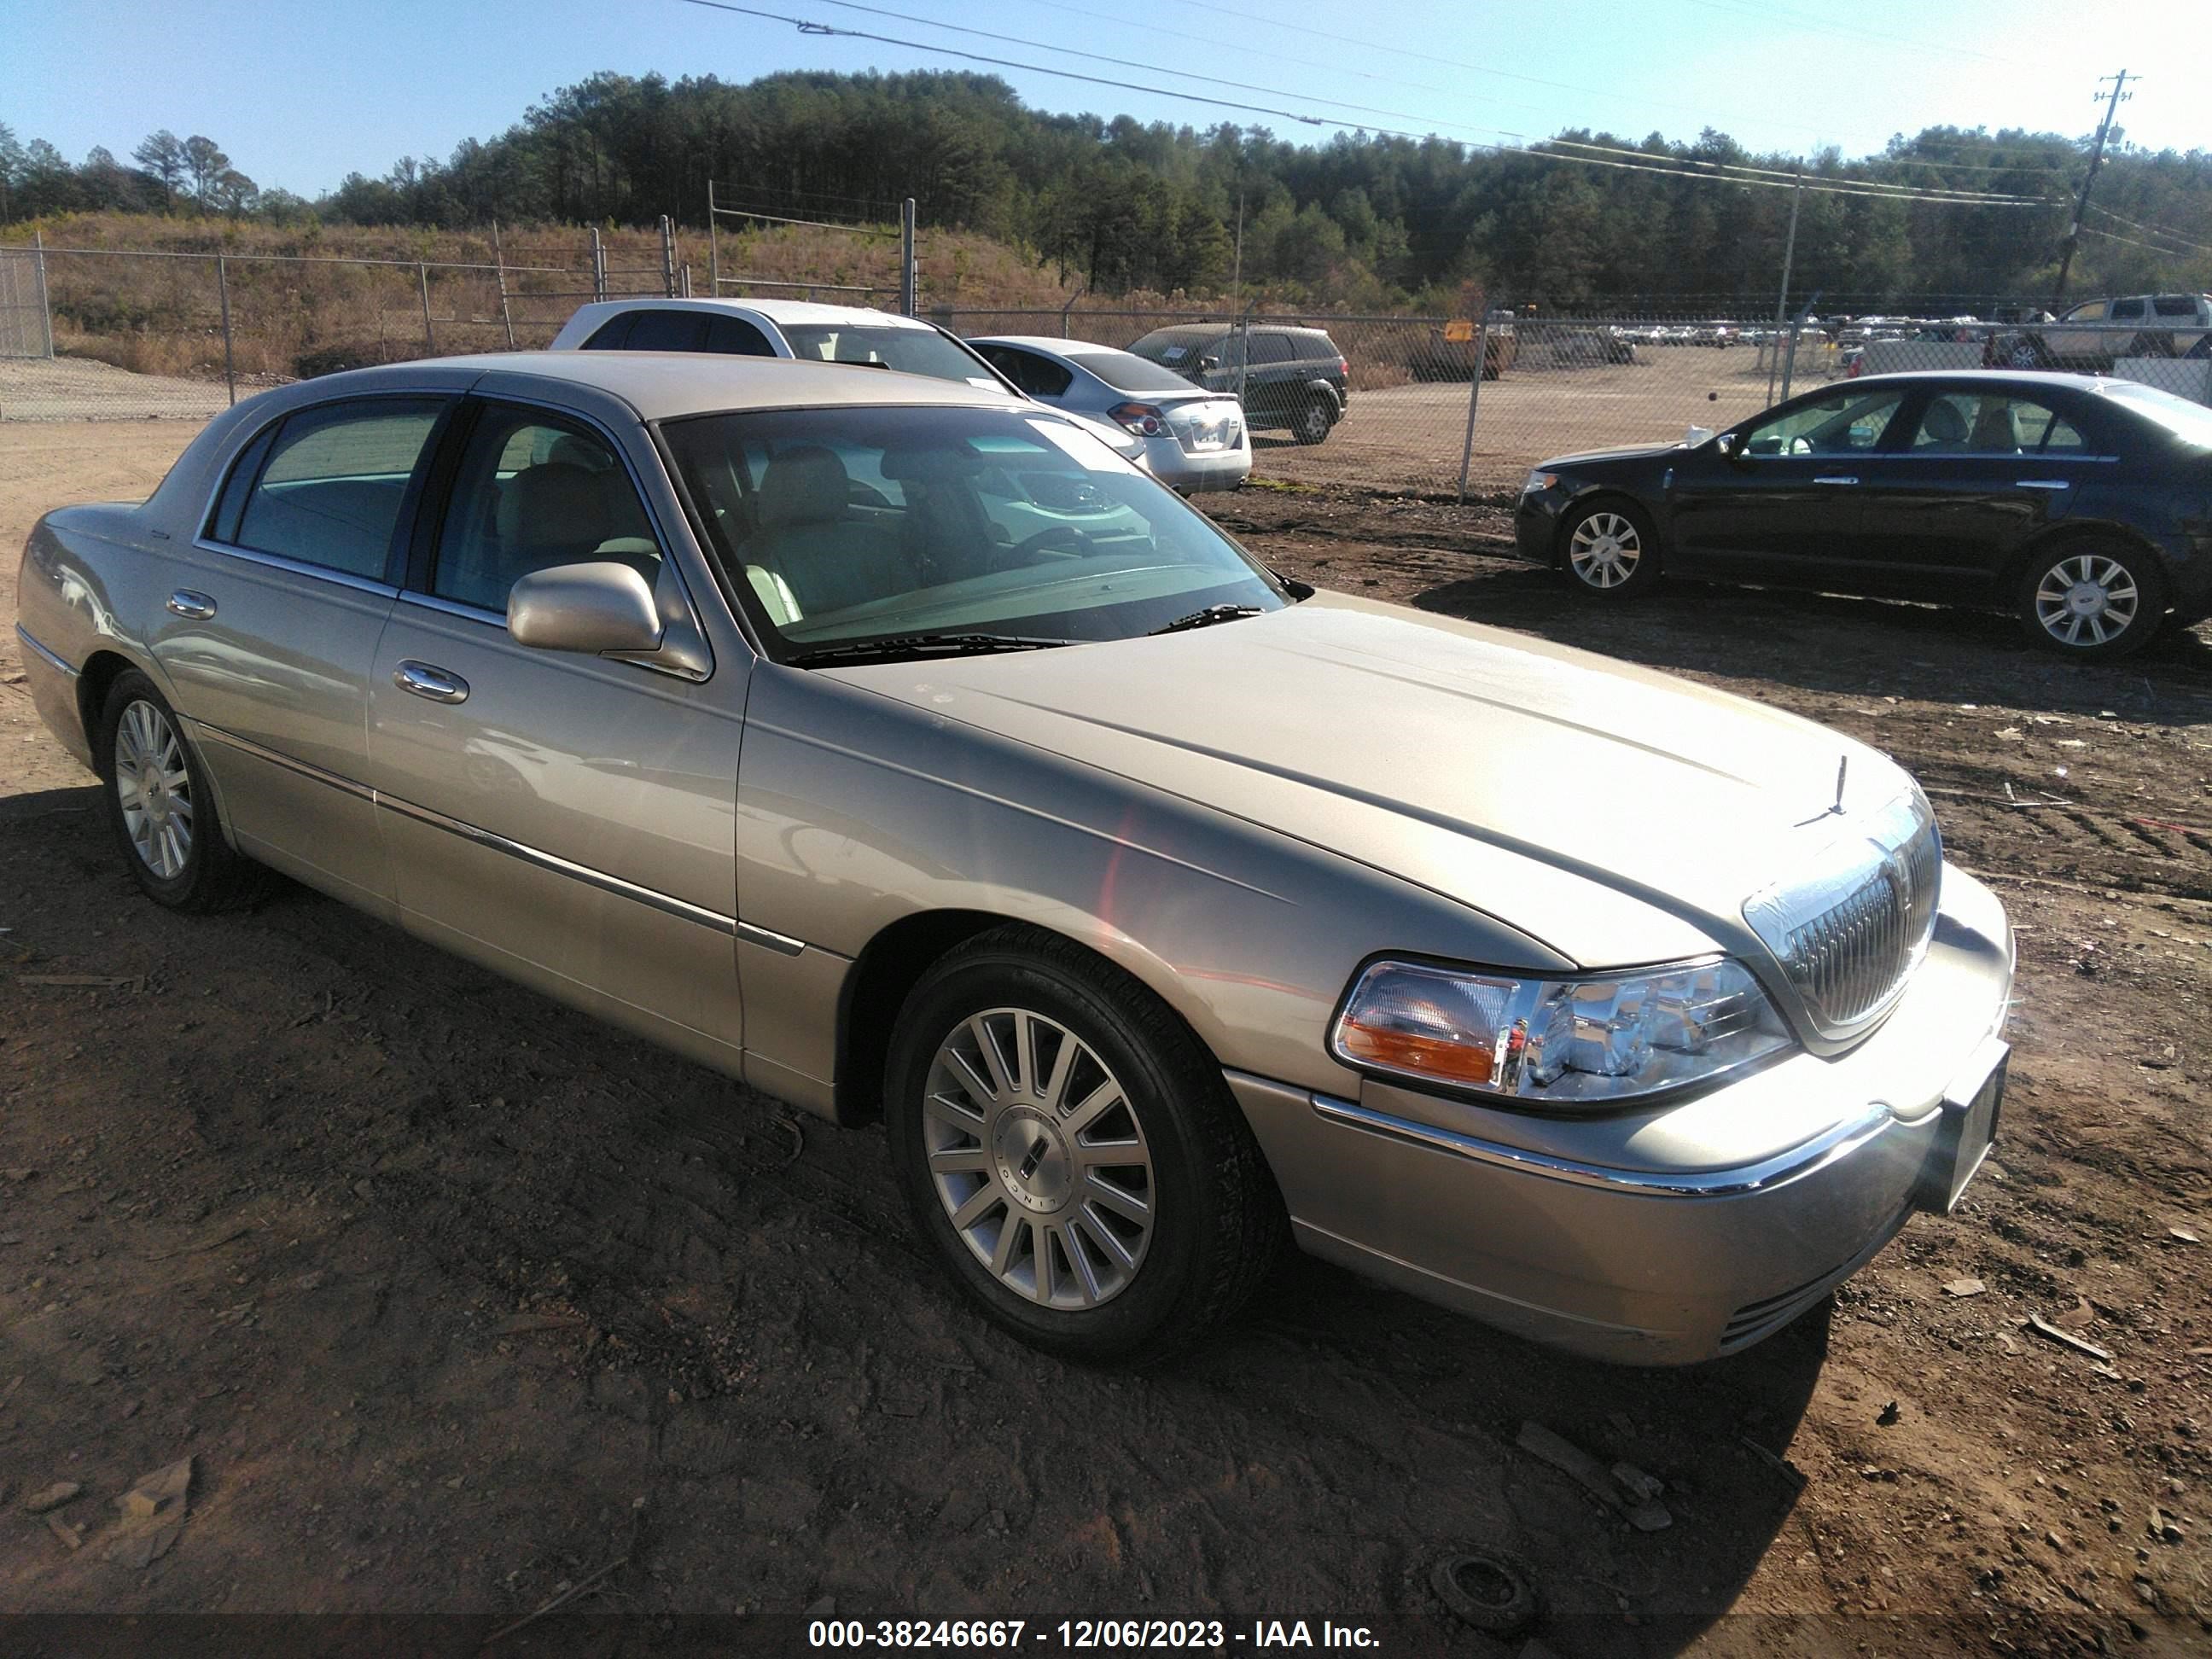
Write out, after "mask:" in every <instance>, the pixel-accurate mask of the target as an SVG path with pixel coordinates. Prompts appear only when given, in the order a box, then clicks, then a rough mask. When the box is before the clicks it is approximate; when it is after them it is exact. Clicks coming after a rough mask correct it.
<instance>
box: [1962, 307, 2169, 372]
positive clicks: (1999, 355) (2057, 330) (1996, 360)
mask: <svg viewBox="0 0 2212 1659" xmlns="http://www.w3.org/2000/svg"><path fill="white" fill-rule="evenodd" d="M2204 356H2212V295H2204V294H2131V295H2127V296H2125V297H2124V298H2121V299H2117V300H2084V301H2081V304H2079V305H2077V306H2073V307H2069V309H2068V310H2067V311H2066V312H2065V313H2064V314H2063V315H2062V316H2060V317H2059V318H2058V319H2057V321H2056V322H2043V323H2031V324H2027V325H2023V326H2021V327H2019V328H2015V329H2006V330H2002V331H1996V332H1993V333H1992V334H1991V335H1990V340H1989V345H1988V348H1987V349H1986V350H1985V351H1984V361H1985V362H1988V363H1989V364H1990V365H1991V366H1992V367H1996V368H2061V369H2074V370H2077V371H2080V372H2082V373H2087V374H2107V373H2109V372H2111V370H2112V365H2113V364H2115V363H2117V362H2118V361H2119V360H2120V359H2121V358H2123V357H2204Z"/></svg>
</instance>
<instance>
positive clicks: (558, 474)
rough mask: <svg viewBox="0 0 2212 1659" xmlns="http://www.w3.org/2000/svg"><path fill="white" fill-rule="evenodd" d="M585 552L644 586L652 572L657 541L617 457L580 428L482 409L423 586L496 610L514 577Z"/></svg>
mask: <svg viewBox="0 0 2212 1659" xmlns="http://www.w3.org/2000/svg"><path fill="white" fill-rule="evenodd" d="M593 560H614V561H617V562H620V563H623V564H627V565H629V566H631V567H632V568H635V570H636V571H637V573H638V574H640V575H641V576H643V577H644V578H645V580H646V585H647V586H648V587H650V586H653V585H654V584H655V583H656V582H657V581H658V580H659V574H660V549H659V544H658V543H657V542H656V541H655V540H654V539H653V526H652V522H651V520H648V519H647V517H646V513H645V506H644V503H643V502H641V501H639V500H638V495H637V490H636V488H635V486H634V485H633V484H632V483H630V480H629V473H628V472H627V471H625V470H624V469H623V465H622V462H621V459H619V458H618V457H617V455H616V454H615V453H614V451H613V450H612V449H611V448H610V447H608V445H607V442H606V441H605V439H603V438H601V437H599V435H596V434H595V433H592V431H590V430H589V429H588V428H584V427H581V426H574V425H571V424H569V423H568V422H565V421H561V420H558V419H556V418H555V417H553V416H548V415H545V414H543V413H540V412H539V411H537V410H520V409H498V408H492V409H487V410H485V411H484V412H483V415H482V416H480V417H479V418H478V420H477V426H476V430H475V431H474V432H472V433H471V434H470V435H469V441H468V446H467V447H466V449H465V451H464V452H463V453H462V456H461V466H460V471H459V476H458V477H456V478H455V479H454V481H453V500H452V501H451V503H450V504H449V505H448V506H447V509H446V517H445V522H444V524H443V525H442V526H441V528H440V531H439V535H438V549H437V556H436V562H435V565H434V567H433V568H432V573H431V579H430V591H431V592H433V593H435V594H436V595H437V596H438V597H439V598H440V599H451V600H453V601H454V602H455V603H456V604H459V605H474V606H476V607H477V609H479V610H483V611H496V612H498V613H500V614H501V615H504V614H505V613H506V611H507V590H508V589H509V588H511V587H513V586H514V583H515V580H516V579H517V578H518V577H520V576H524V575H527V574H529V573H530V572H532V571H533V570H544V569H548V568H551V567H552V566H554V565H560V564H579V563H582V562H586V561H593Z"/></svg>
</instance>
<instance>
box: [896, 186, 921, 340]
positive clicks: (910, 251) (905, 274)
mask: <svg viewBox="0 0 2212 1659" xmlns="http://www.w3.org/2000/svg"><path fill="white" fill-rule="evenodd" d="M915 274H916V273H915V264H914V197H911V196H909V197H907V198H906V199H905V200H904V201H902V202H901V203H900V204H899V315H901V316H902V317H911V316H913V315H914V308H915V301H916V298H917V296H916V295H915V288H916V287H917V286H918V283H916V281H915Z"/></svg>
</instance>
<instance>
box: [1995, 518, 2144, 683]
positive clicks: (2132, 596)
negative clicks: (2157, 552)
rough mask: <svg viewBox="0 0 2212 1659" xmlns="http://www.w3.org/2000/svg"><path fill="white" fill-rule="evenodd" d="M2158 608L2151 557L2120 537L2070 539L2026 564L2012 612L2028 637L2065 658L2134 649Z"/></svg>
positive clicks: (2119, 654)
mask: <svg viewBox="0 0 2212 1659" xmlns="http://www.w3.org/2000/svg"><path fill="white" fill-rule="evenodd" d="M2165 612H2166V589H2165V586H2164V583H2163V582H2162V580H2161V579H2160V574H2159V570H2158V566H2157V564H2156V562H2154V560H2153V559H2152V557H2151V556H2150V555H2149V554H2148V553H2146V552H2144V551H2142V550H2141V549H2140V548H2135V547H2130V546H2128V545H2127V544H2124V543H2120V542H2110V541H2104V540H2098V541H2093V542H2073V543H2069V544H2067V545H2066V546H2064V547H2062V548H2060V549H2058V550H2057V551H2056V552H2053V553H2051V554H2050V555H2048V556H2045V557H2044V558H2042V559H2040V560H2039V561H2038V562H2036V563H2035V564H2034V565H2033V566H2032V567H2030V568H2029V570H2028V572H2027V577H2026V579H2025V580H2023V581H2022V582H2021V594H2020V602H2019V614H2020V619H2021V625H2022V626H2023V627H2025V628H2026V629H2027V634H2028V637H2029V638H2030V639H2032V640H2033V641H2035V642H2036V643H2037V644H2038V645H2040V646H2042V647H2045V649H2046V650H2051V651H2056V652H2058V653H2061V654H2062V655H2064V656H2069V657H2075V658H2080V659H2108V658H2112V657H2124V656H2127V655H2129V654H2130V653H2133V652H2136V651H2138V650H2141V649H2142V647H2144V646H2146V645H2148V643H2150V638H2151V635H2154V634H2155V633H2156V632H2157V631H2158V627H2159V623H2160V622H2161V621H2162V620H2163V619H2164V617H2165Z"/></svg>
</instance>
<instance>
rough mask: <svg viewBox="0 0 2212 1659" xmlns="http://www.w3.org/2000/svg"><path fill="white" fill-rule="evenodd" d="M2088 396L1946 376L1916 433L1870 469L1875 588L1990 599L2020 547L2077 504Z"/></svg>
mask: <svg viewBox="0 0 2212 1659" xmlns="http://www.w3.org/2000/svg"><path fill="white" fill-rule="evenodd" d="M2077 409H2078V403H2077V400H2075V399H2074V398H2069V397H2066V396H2064V395H2063V394H2061V395H2057V396H2051V395H2048V394H2045V395H2040V396H2037V397H2028V396H2026V395H2024V394H2022V393H2021V392H2016V391H2009V390H2002V389H1993V388H1988V387H1982V386H1976V385H1974V384H1973V383H1972V381H1960V382H1954V383H1953V384H1951V385H1948V386H1940V387H1939V388H1937V389H1936V390H1934V391H1931V392H1928V393H1927V394H1925V395H1923V397H1922V398H1919V399H1918V400H1917V407H1916V408H1915V409H1913V410H1909V411H1908V413H1907V420H1906V423H1905V429H1906V431H1907V433H1908V434H1909V435H1908V436H1907V437H1906V438H1905V440H1904V441H1903V442H1901V443H1900V444H1899V446H1898V447H1895V448H1893V449H1892V450H1891V451H1889V452H1888V453H1885V454H1882V455H1880V456H1877V457H1875V458H1874V459H1871V460H1870V461H1869V463H1868V464H1867V465H1865V466H1864V467H1863V468H1862V469H1861V484H1860V492H1861V493H1860V500H1861V503H1862V512H1863V530H1862V541H1863V550H1864V552H1863V556H1864V560H1865V562H1864V564H1863V566H1862V569H1863V577H1862V579H1861V585H1863V586H1865V587H1866V588H1867V589H1868V591H1869V592H1893V593H1899V594H1904V595H1906V596H1908V597H1926V598H1931V599H1954V600H1965V601H1967V602H1969V603H1972V602H1977V601H1988V600H1990V599H1996V598H1999V597H2001V596H2000V595H1998V594H1997V593H1996V591H1995V586H1994V584H1995V583H1996V581H1997V580H1998V579H1999V578H2000V577H2001V575H2002V573H2004V572H2005V571H2006V570H2008V569H2009V568H2011V564H2012V560H2013V556H2014V555H2015V554H2016V553H2017V552H2018V551H2019V550H2020V549H2021V546H2022V545H2024V544H2026V543H2027V541H2028V540H2029V539H2030V538H2033V537H2034V536H2036V535H2039V534H2040V533H2041V532H2043V531H2045V530H2046V529H2048V528H2049V527H2050V526H2051V525H2052V524H2054V523H2055V522H2057V520H2060V519H2063V518H2064V517H2065V516H2066V514H2067V513H2069V511H2070V510H2071V509H2072V507H2073V504H2074V496H2075V494H2076V493H2077V491H2078V489H2080V487H2081V484H2082V483H2083V482H2084V481H2085V478H2086V471H2085V468H2086V466H2087V464H2088V462H2089V460H2090V455H2091V452H2090V447H2089V443H2088V441H2087V438H2085V437H2084V436H2083V434H2082V429H2081V425H2079V424H2077V420H2078V418H2079V417H2078V416H2077V414H2076V410H2077Z"/></svg>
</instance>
